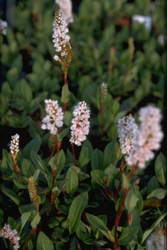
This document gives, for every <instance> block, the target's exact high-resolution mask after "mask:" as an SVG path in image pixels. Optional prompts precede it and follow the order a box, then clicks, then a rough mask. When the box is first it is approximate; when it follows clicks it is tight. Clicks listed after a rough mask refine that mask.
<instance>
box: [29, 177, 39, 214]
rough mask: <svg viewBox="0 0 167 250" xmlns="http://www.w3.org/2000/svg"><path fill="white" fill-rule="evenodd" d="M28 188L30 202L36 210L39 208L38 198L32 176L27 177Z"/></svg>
mask: <svg viewBox="0 0 167 250" xmlns="http://www.w3.org/2000/svg"><path fill="white" fill-rule="evenodd" d="M28 189H29V194H30V198H31V200H32V202H33V203H34V205H35V206H36V209H37V211H38V210H39V200H38V195H37V189H36V185H35V183H34V179H33V177H30V178H29V179H28Z"/></svg>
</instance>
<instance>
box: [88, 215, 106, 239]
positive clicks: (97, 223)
mask: <svg viewBox="0 0 167 250" xmlns="http://www.w3.org/2000/svg"><path fill="white" fill-rule="evenodd" d="M86 217H87V219H88V220H89V221H90V223H91V224H92V225H93V226H95V227H96V228H97V229H99V230H100V232H102V234H103V235H105V236H106V237H107V238H108V239H109V235H108V228H107V226H106V225H105V224H104V222H103V221H102V220H101V219H100V218H98V217H97V216H94V215H92V214H86Z"/></svg>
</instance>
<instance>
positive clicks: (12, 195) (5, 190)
mask: <svg viewBox="0 0 167 250" xmlns="http://www.w3.org/2000/svg"><path fill="white" fill-rule="evenodd" d="M1 190H2V192H3V193H4V194H5V195H6V196H8V197H9V198H10V199H11V200H13V201H14V202H15V203H16V205H18V206H19V204H20V199H19V197H18V196H17V195H16V194H15V193H14V192H13V191H12V190H10V189H8V188H5V187H3V186H1Z"/></svg>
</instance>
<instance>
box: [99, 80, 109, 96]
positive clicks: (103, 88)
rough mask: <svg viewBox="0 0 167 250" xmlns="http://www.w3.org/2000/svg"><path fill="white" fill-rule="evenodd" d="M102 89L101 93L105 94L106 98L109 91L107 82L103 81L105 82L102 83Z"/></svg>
mask: <svg viewBox="0 0 167 250" xmlns="http://www.w3.org/2000/svg"><path fill="white" fill-rule="evenodd" d="M100 89H101V94H102V95H103V96H104V98H106V96H107V92H108V89H107V84H106V83H104V82H103V83H102V84H101V85H100Z"/></svg>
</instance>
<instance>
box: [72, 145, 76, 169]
mask: <svg viewBox="0 0 167 250" xmlns="http://www.w3.org/2000/svg"><path fill="white" fill-rule="evenodd" d="M71 147H72V154H73V159H74V164H75V166H77V162H76V157H75V149H74V143H71Z"/></svg>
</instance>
